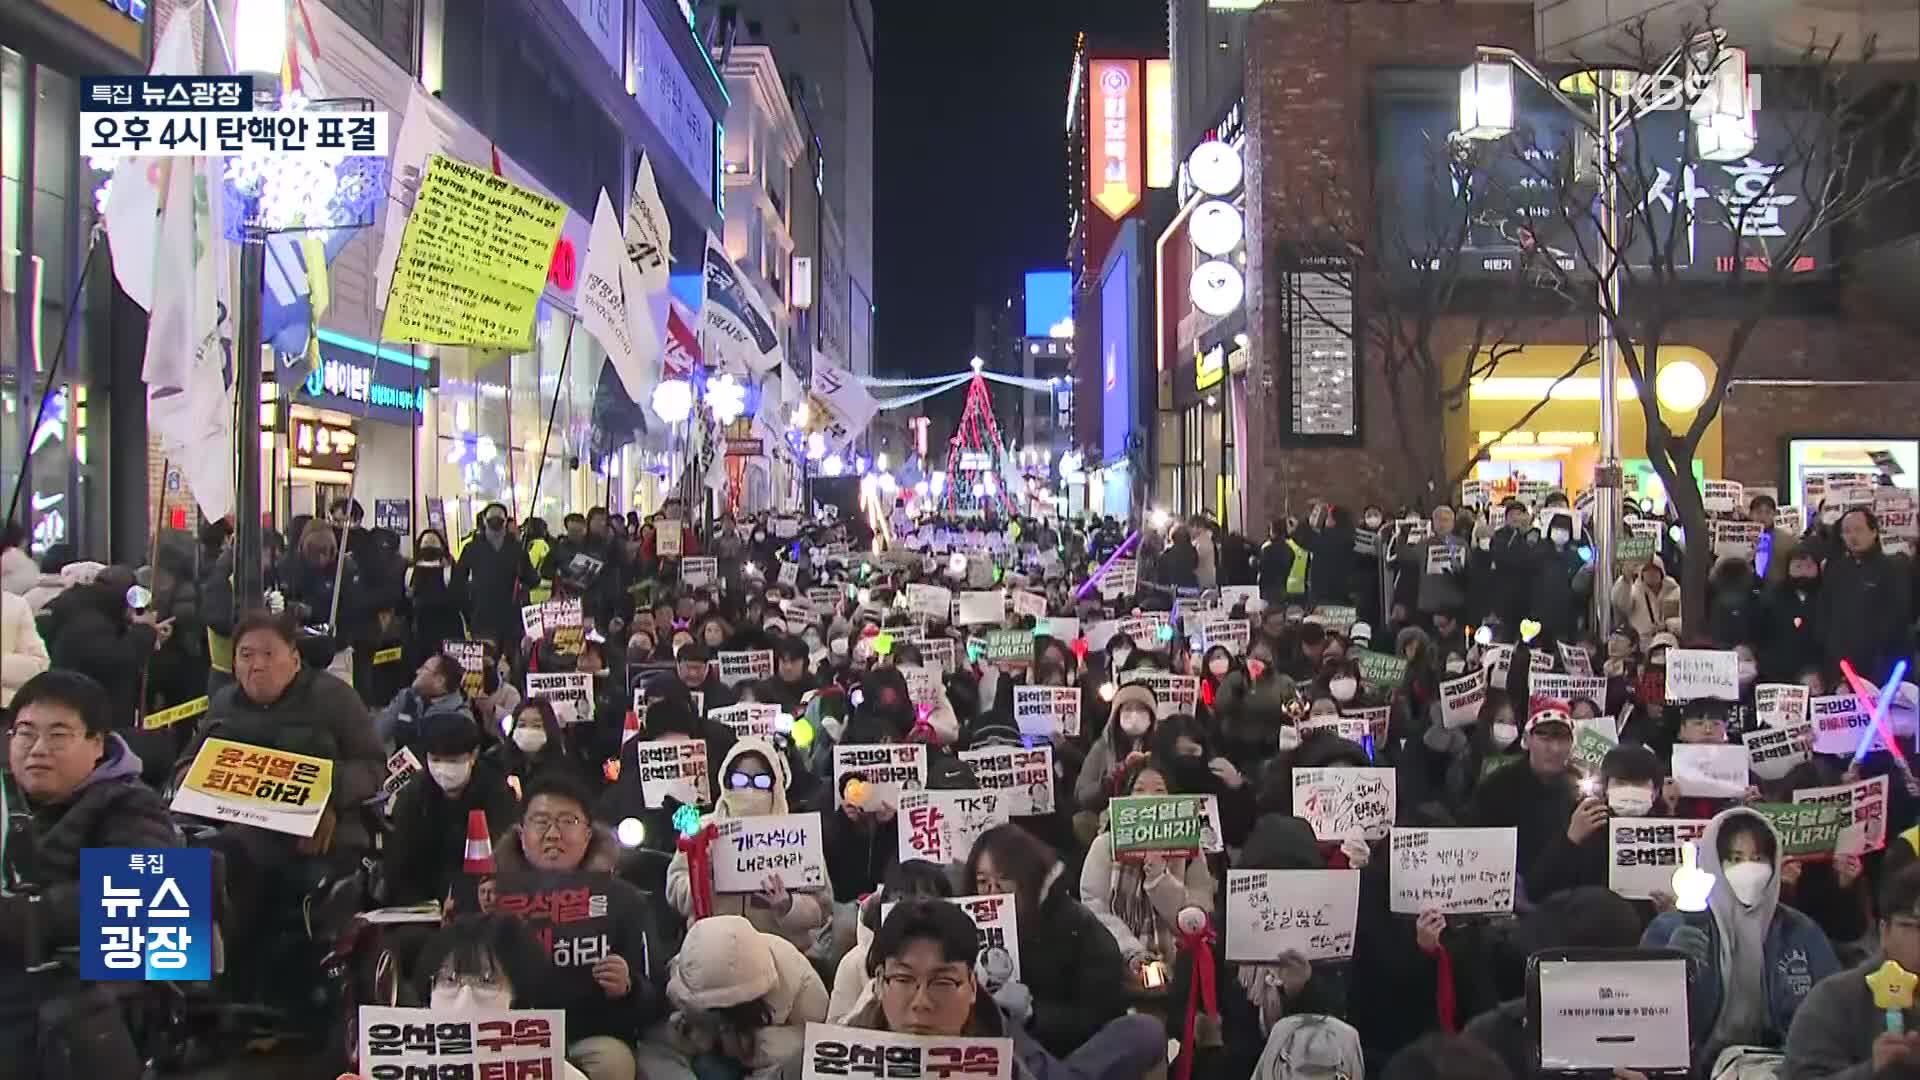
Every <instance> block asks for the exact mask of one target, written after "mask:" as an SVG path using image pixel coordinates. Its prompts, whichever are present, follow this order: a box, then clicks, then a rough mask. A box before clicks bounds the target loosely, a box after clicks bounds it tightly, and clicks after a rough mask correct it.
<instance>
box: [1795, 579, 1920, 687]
mask: <svg viewBox="0 0 1920 1080" xmlns="http://www.w3.org/2000/svg"><path fill="white" fill-rule="evenodd" d="M1821 577H1822V584H1821V586H1820V609H1819V617H1818V619H1817V621H1818V623H1819V625H1820V632H1821V635H1822V636H1823V638H1824V641H1823V642H1822V644H1823V645H1824V646H1825V650H1826V654H1827V659H1828V660H1830V661H1832V662H1834V663H1838V662H1839V661H1841V660H1843V659H1844V660H1851V661H1853V667H1854V670H1855V671H1858V672H1859V673H1860V675H1861V676H1862V677H1863V678H1865V679H1867V680H1869V681H1871V682H1874V683H1876V684H1877V683H1879V682H1880V681H1881V680H1883V679H1885V678H1886V677H1887V673H1888V672H1889V671H1890V670H1891V669H1892V667H1893V662H1894V661H1895V660H1896V659H1898V658H1900V657H1903V656H1906V655H1908V652H1909V647H1908V646H1909V642H1908V627H1909V626H1910V625H1911V624H1912V622H1913V592H1912V588H1911V586H1910V583H1909V569H1908V564H1907V561H1906V560H1905V559H1904V558H1893V557H1890V556H1888V555H1887V554H1886V553H1884V552H1882V551H1881V550H1880V549H1879V548H1878V547H1875V548H1874V549H1873V550H1872V551H1870V552H1868V553H1867V554H1866V555H1864V556H1859V555H1854V554H1852V553H1850V552H1844V551H1842V552H1838V553H1836V554H1835V555H1833V557H1831V558H1829V559H1828V560H1827V564H1826V567H1825V569H1824V570H1823V571H1822V574H1821Z"/></svg>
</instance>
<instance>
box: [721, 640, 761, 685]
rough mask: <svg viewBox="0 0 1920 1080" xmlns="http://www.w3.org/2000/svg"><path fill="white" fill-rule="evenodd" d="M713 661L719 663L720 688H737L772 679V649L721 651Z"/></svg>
mask: <svg viewBox="0 0 1920 1080" xmlns="http://www.w3.org/2000/svg"><path fill="white" fill-rule="evenodd" d="M715 659H717V660H718V661H719V662H720V685H722V686H738V685H739V684H741V683H743V682H759V681H760V680H762V679H771V678H773V650H772V649H748V650H740V651H731V652H727V651H723V652H721V653H720V654H719V655H718V656H716V657H715Z"/></svg>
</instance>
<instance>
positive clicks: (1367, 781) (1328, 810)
mask: <svg viewBox="0 0 1920 1080" xmlns="http://www.w3.org/2000/svg"><path fill="white" fill-rule="evenodd" d="M1398 791H1399V788H1398V786H1397V781H1396V779H1395V774H1394V770H1392V769H1344V768H1327V769H1307V768H1296V769H1294V770H1293V812H1294V814H1295V815H1297V816H1298V817H1300V818H1303V819H1305V821H1306V822H1307V824H1309V825H1311V826H1313V835H1314V836H1316V837H1318V838H1319V839H1321V840H1346V839H1349V838H1353V837H1360V838H1364V839H1367V840H1378V839H1379V838H1380V837H1382V836H1385V835H1386V834H1387V830H1389V829H1391V828H1392V827H1393V815H1394V811H1395V808H1396V807H1397V806H1398V803H1397V802H1396V801H1395V800H1396V797H1397V793H1398Z"/></svg>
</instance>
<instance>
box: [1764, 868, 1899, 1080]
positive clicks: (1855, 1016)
mask: <svg viewBox="0 0 1920 1080" xmlns="http://www.w3.org/2000/svg"><path fill="white" fill-rule="evenodd" d="M1888 961H1892V962H1893V963H1896V964H1899V965H1900V966H1901V967H1903V968H1905V969H1906V970H1907V971H1908V972H1912V973H1920V864H1913V863H1909V864H1907V865H1906V866H1905V867H1904V868H1902V869H1901V870H1899V871H1898V872H1897V873H1894V874H1892V875H1890V876H1889V877H1888V878H1887V881H1886V884H1885V885H1883V886H1881V889H1880V936H1879V948H1878V949H1876V950H1874V952H1873V954H1872V955H1870V956H1869V957H1867V959H1866V961H1865V962H1864V963H1862V964H1860V965H1859V966H1858V967H1854V968H1849V969H1847V970H1845V971H1840V972H1836V973H1835V974H1832V975H1829V976H1828V977H1826V978H1824V979H1822V980H1820V981H1819V982H1818V983H1816V984H1815V985H1814V987H1813V990H1812V992H1811V993H1809V994H1808V995H1807V999H1806V1001H1805V1002H1804V1003H1802V1004H1801V1006H1800V1011H1799V1012H1797V1013H1795V1014H1794V1016H1793V1026H1792V1027H1790V1028H1788V1029H1787V1062H1786V1068H1785V1070H1784V1071H1783V1072H1782V1073H1781V1074H1780V1075H1781V1080H1825V1078H1828V1077H1834V1078H1844V1080H1855V1078H1865V1077H1869V1076H1873V1077H1879V1076H1886V1075H1888V1074H1889V1071H1890V1070H1894V1069H1904V1070H1909V1071H1915V1070H1920V1032H1917V1031H1916V1030H1915V1028H1914V1021H1915V1020H1916V1019H1920V1012H1916V1010H1913V1009H1907V1010H1906V1011H1905V1015H1906V1019H1907V1024H1906V1029H1905V1030H1904V1031H1890V1030H1888V1026H1887V1011H1886V1010H1885V1009H1882V1008H1880V1007H1879V1006H1878V1005H1876V1004H1875V1002H1874V987H1873V981H1874V975H1875V973H1876V972H1878V971H1879V970H1880V968H1881V966H1882V965H1883V964H1886V963H1887V962H1888ZM1900 1075H1908V1073H1901V1074H1900Z"/></svg>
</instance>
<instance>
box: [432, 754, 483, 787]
mask: <svg viewBox="0 0 1920 1080" xmlns="http://www.w3.org/2000/svg"><path fill="white" fill-rule="evenodd" d="M427 772H428V773H429V774H431V775H432V776H433V782H434V783H436V784H439V785H440V790H441V791H457V790H459V789H460V788H463V787H465V786H466V785H467V781H468V780H471V779H473V762H471V761H429V762H427Z"/></svg>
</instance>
